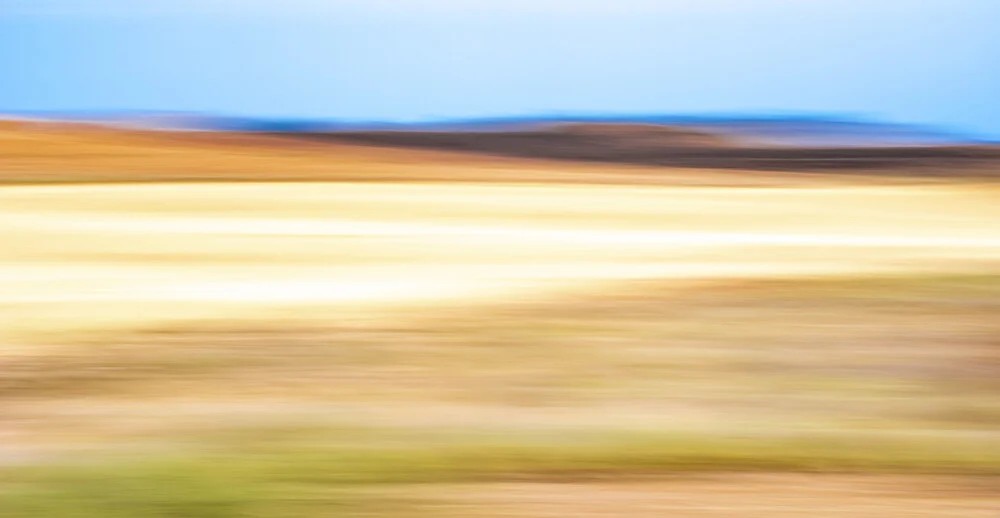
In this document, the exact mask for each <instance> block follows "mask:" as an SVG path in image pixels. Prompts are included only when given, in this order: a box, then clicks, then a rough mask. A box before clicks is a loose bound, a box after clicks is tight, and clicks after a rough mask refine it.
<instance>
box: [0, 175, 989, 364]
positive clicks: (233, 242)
mask: <svg viewBox="0 0 1000 518" xmlns="http://www.w3.org/2000/svg"><path fill="white" fill-rule="evenodd" d="M2 195H3V205H2V208H0V218H2V221H3V226H2V227H0V239H2V240H3V242H5V243H8V244H9V246H6V247H4V248H3V249H2V250H0V312H2V313H3V315H4V317H5V318H4V319H3V324H2V327H0V331H2V332H3V333H4V336H5V337H6V344H7V345H8V346H12V345H13V346H16V345H17V341H18V338H25V337H27V336H28V335H30V334H31V333H33V332H36V331H37V332H45V333H51V332H55V331H60V330H74V329H76V328H78V327H80V326H82V327H84V328H91V329H95V328H96V329H100V328H103V327H105V326H111V327H117V326H120V325H126V326H142V325H149V324H154V323H162V322H165V321H174V320H188V319H217V318H223V317H224V318H241V317H246V318H256V317H257V316H259V315H260V314H261V312H266V311H268V310H275V311H281V312H282V313H281V314H282V315H288V314H293V315H294V314H301V315H303V316H305V315H309V316H311V317H314V318H315V317H320V318H321V317H322V316H323V314H324V312H328V311H334V312H341V311H343V310H344V309H343V308H345V307H346V308H350V309H352V310H364V311H365V313H366V314H368V313H370V312H371V311H374V310H378V309H379V308H380V307H383V306H389V307H396V308H398V307H401V305H404V306H413V305H415V304H416V305H420V306H422V307H426V304H428V303H432V302H436V301H450V302H456V301H458V302H466V301H476V302H483V301H489V300H490V299H491V298H499V299H500V300H503V298H505V297H506V298H510V297H530V296H534V295H535V294H538V293H558V292H560V291H565V290H581V289H582V290H588V289H593V287H594V286H595V285H596V284H598V283H607V282H614V281H616V280H620V279H660V278H662V279H674V280H684V279H692V278H728V277H743V276H775V275H777V276H787V275H791V276H796V275H827V274H842V273H856V272H864V271H883V272H892V273H905V272H907V271H928V270H930V271H933V270H936V269H942V270H951V271H954V270H955V269H961V268H966V267H968V266H969V265H975V264H976V263H980V262H985V261H990V260H994V259H1000V226H998V225H997V224H996V222H997V221H1000V204H997V203H996V201H995V200H996V195H997V193H996V191H995V190H993V189H991V188H981V189H976V188H974V187H940V186H937V187H926V186H925V187H909V188H905V187H868V188H813V189H805V188H793V189H781V188H770V189H762V188H758V189H740V188H728V189H727V188H666V187H641V188H637V187H620V186H517V185H474V186H469V185H465V186H459V185H441V184H436V185H406V184H391V185H389V184H346V183H345V184H323V183H315V184H310V183H292V184H165V185H90V186H49V187H6V188H4V189H3V193H2Z"/></svg>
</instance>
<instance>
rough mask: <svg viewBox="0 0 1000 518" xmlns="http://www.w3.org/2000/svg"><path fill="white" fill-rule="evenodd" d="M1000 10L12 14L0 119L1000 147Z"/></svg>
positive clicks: (841, 6) (57, 8) (755, 1)
mask: <svg viewBox="0 0 1000 518" xmlns="http://www.w3.org/2000/svg"><path fill="white" fill-rule="evenodd" d="M998 20H1000V1H998V0H0V112H2V111H13V110H88V111H89V110H118V109H134V110H170V111H185V112H188V111H190V112H211V113H220V114H230V115H254V116H277V117H308V118H312V117H317V118H334V119H367V120H424V119H436V118H463V117H477V116H504V115H525V114H545V113H553V112H586V113H595V112H600V113H668V114H674V113H681V114H688V113H734V112H736V113H773V112H824V113H825V112H829V113H844V114H850V115H858V116H864V117H873V118H881V119H886V120H892V121H899V122H909V123H918V124H929V125H934V126H939V127H945V128H952V129H956V130H962V131H967V132H972V133H974V134H979V135H983V136H990V137H994V138H1000V31H996V30H995V25H996V22H997V21H998Z"/></svg>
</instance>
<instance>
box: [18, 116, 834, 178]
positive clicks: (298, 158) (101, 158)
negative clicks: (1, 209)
mask: <svg viewBox="0 0 1000 518" xmlns="http://www.w3.org/2000/svg"><path fill="white" fill-rule="evenodd" d="M610 130H611V128H599V130H598V132H597V133H599V134H600V135H591V136H592V137H593V138H594V139H595V140H602V139H608V137H607V136H606V135H607V133H608V132H609V131H610ZM614 130H615V131H618V132H621V129H620V128H615V129H614ZM565 131H568V132H569V133H574V132H577V133H580V132H583V133H590V134H593V129H591V128H569V129H567V130H565ZM644 131H646V130H644ZM629 132H634V130H629V131H627V132H626V133H629ZM652 133H657V134H660V133H662V132H661V131H659V130H656V131H654V132H652ZM574 138H576V137H574ZM610 140H611V141H614V139H613V138H612V139H610ZM428 147H444V148H447V147H449V146H428ZM454 151H456V150H434V149H423V150H419V149H412V148H409V149H408V148H406V147H405V146H403V145H402V143H401V144H400V147H386V143H384V142H374V143H367V142H358V141H355V140H352V139H347V138H337V137H334V136H331V135H307V136H303V135H265V134H248V133H215V132H212V133H209V132H159V131H133V130H122V129H113V128H108V127H101V126H94V125H86V124H75V123H63V124H55V123H35V122H23V121H0V183H6V184H16V183H59V182H156V181H476V182H480V181H482V182H519V183H524V182H559V183H565V182H568V183H607V184H615V183H625V184H674V185H774V184H787V183H790V182H791V183H802V182H806V183H812V182H817V181H820V182H829V181H831V180H832V181H835V182H841V181H843V179H839V178H835V177H834V178H830V177H826V176H821V175H786V174H767V173H760V172H753V173H747V172H742V171H732V172H721V171H707V170H703V169H683V168H662V167H644V166H629V165H623V164H618V165H615V166H614V167H613V168H609V166H608V165H607V164H601V163H581V162H567V161H555V160H548V159H540V158H525V157H516V156H506V157H504V156H499V157H498V156H488V155H484V154H481V153H456V152H454Z"/></svg>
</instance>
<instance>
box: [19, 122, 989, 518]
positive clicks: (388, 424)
mask: <svg viewBox="0 0 1000 518" xmlns="http://www.w3.org/2000/svg"><path fill="white" fill-rule="evenodd" d="M11 135H14V136H19V137H18V138H21V137H24V136H25V133H23V132H8V134H7V136H6V137H4V138H7V140H4V138H0V144H2V145H5V146H8V147H7V148H5V151H4V152H5V153H7V152H9V153H10V155H11V156H12V157H13V158H12V159H11V160H9V161H7V162H6V163H5V165H4V166H3V171H4V174H6V175H8V176H7V177H6V179H7V182H8V183H9V184H10V185H6V186H3V187H0V198H2V203H0V240H2V242H4V243H10V244H12V246H5V247H3V248H0V362H2V363H3V366H2V367H3V368H2V369H0V434H2V435H0V480H3V481H4V482H2V483H0V510H3V511H4V512H5V513H6V514H3V515H4V516H13V517H14V518H27V517H31V518H36V517H37V518H96V517H100V518H126V517H128V518H135V517H153V518H160V517H178V516H183V517H184V518H299V517H307V516H308V517H310V518H311V517H316V516H422V517H431V516H433V517H447V516H455V517H456V518H457V517H459V516H461V517H471V518H476V517H482V518H492V517H498V516H516V517H526V518H529V517H530V518H536V517H537V518H542V517H549V516H560V517H571V516H580V517H587V516H609V515H617V516H626V517H636V518H643V517H646V516H677V517H681V518H688V517H691V518H698V517H706V518H708V517H722V516H747V517H758V516H760V517H775V518H777V517H782V516H801V515H803V514H812V515H816V516H820V517H827V516H829V517H834V516H844V517H847V516H850V517H862V518H867V517H872V518H874V517H876V516H880V517H881V516H927V517H930V516H934V517H956V518H959V517H962V518H964V517H970V518H972V517H992V516H995V515H996V513H997V512H1000V498H998V495H1000V489H998V485H997V484H998V483H1000V482H998V481H1000V478H998V477H1000V404H998V402H1000V384H998V382H997V380H998V379H1000V350H998V349H997V347H998V344H1000V341H998V337H1000V319H997V315H998V314H1000V274H998V270H997V265H998V264H1000V227H998V226H997V224H996V222H997V221H1000V219H998V218H1000V204H998V203H997V201H998V199H997V198H998V196H1000V191H998V190H997V188H996V187H995V186H993V185H990V184H975V183H970V182H968V181H965V182H958V181H943V180H940V179H938V180H934V181H929V180H928V181H923V180H921V181H912V182H910V181H907V182H896V184H888V183H885V182H884V181H881V180H879V181H875V180H872V179H857V180H845V179H844V178H842V177H828V176H824V175H803V176H797V175H794V174H789V175H784V174H778V173H773V174H770V173H768V174H761V175H760V176H749V177H748V176H746V175H745V174H744V173H738V172H725V173H724V172H711V171H708V172H701V173H700V174H699V172H698V171H695V170H671V169H655V168H650V169H642V170H640V169H623V170H622V171H618V170H608V169H607V166H593V165H586V164H558V165H557V164H550V163H547V162H543V161H538V162H528V161H521V160H520V159H510V160H511V161H510V162H505V161H503V160H499V161H493V159H488V158H482V157H475V156H472V155H449V154H446V153H441V154H435V153H436V152H426V154H425V153H423V152H415V151H403V150H380V149H377V148H364V147H350V146H345V147H343V148H337V147H335V146H334V147H324V146H319V149H316V148H313V147H311V146H309V145H305V144H303V146H305V147H303V148H294V147H281V146H277V145H275V144H274V143H273V141H272V140H269V139H266V138H265V140H264V141H262V142H260V143H255V144H254V145H252V146H251V145H248V144H247V143H246V142H245V141H241V142H242V143H241V144H239V145H238V146H237V145H235V144H232V143H220V142H218V141H216V142H215V143H212V144H207V143H206V141H205V140H204V139H206V138H207V137H203V136H198V135H188V136H173V137H171V138H173V139H179V140H177V141H175V142H177V143H176V146H177V147H176V148H171V147H170V146H169V145H167V144H165V143H164V142H165V141H163V140H156V139H153V140H144V139H152V137H150V136H143V135H132V134H128V135H125V134H118V133H115V134H113V135H112V136H113V139H111V140H115V139H123V140H115V142H118V144H112V143H110V141H109V136H108V135H106V134H105V135H103V136H100V137H97V136H94V135H89V136H81V134H79V133H72V134H71V135H70V136H71V137H72V139H76V140H75V141H76V142H82V141H83V140H86V139H89V138H93V139H97V141H93V140H91V141H86V142H85V143H84V144H81V145H83V146H84V147H85V149H73V148H71V147H65V146H67V145H68V144H67V141H66V140H65V139H67V138H70V137H67V136H66V135H62V136H60V135H54V136H52V137H51V138H52V139H53V140H45V137H44V135H43V134H42V133H38V132H35V133H31V134H30V135H29V137H30V138H28V137H25V138H27V139H28V140H31V141H32V142H33V144H31V145H29V144H28V143H22V144H23V146H22V145H17V146H15V145H13V144H11V142H13V139H14V136H11ZM223 137H225V138H236V137H232V136H215V137H213V138H215V139H222V140H225V138H223ZM157 138H158V139H159V138H165V137H157ZM239 138H247V137H239ZM32 139H34V140H32ZM81 139H82V140H81ZM95 142H99V144H100V145H98V144H95ZM140 142H145V144H142V145H139V143H140ZM192 142H196V143H192ZM116 145H118V146H119V147H118V148H115V147H114V146H116ZM31 146H36V147H31ZM102 146H103V147H102ZM108 146H110V147H108ZM144 146H145V147H144ZM123 148H124V150H123ZM53 149H56V150H64V152H65V154H64V155H60V154H59V153H57V152H55V151H53ZM98 149H102V150H104V151H101V152H98V151H97V150H98ZM236 149H242V150H243V151H241V152H240V153H245V155H240V153H237V152H236V151H234V150H236ZM85 150H90V151H92V152H93V153H92V154H90V155H87V153H86V152H85ZM221 150H227V151H224V152H223V151H221ZM293 150H294V151H293ZM18 153H20V155H19V154H18ZM32 153H34V154H32ZM102 153H104V154H102ZM130 153H131V154H130ZM366 153H367V154H366ZM320 157H324V158H320ZM528 164H532V165H530V166H529V165H528ZM182 165H183V167H181V166H182ZM72 167H78V168H79V169H77V170H72ZM615 167H618V166H615ZM18 168H19V169H18ZM46 168H49V169H46ZM130 168H133V169H130ZM532 168H537V171H536V170H534V169H532ZM15 170H18V171H20V173H18V174H21V175H22V176H21V177H16V178H15V174H14V172H13V171H15ZM46 170H48V171H53V172H57V174H56V173H53V175H52V176H45V175H44V174H43V173H44V171H46ZM275 170H280V171H285V173H284V174H283V175H276V174H272V173H271V172H273V171H275ZM130 171H131V172H130ZM376 172H377V174H376ZM536 173H537V174H536ZM515 174H517V175H522V176H521V177H519V178H524V180H523V181H522V182H518V181H512V178H513V177H512V176H511V175H515ZM365 175H368V176H365ZM371 175H375V178H373V177H372V176H371ZM435 175H438V176H435ZM505 175H506V176H505ZM546 175H548V176H546ZM643 177H644V178H646V180H639V178H643ZM74 178H75V179H78V180H80V181H82V182H83V183H85V184H86V185H81V184H74V183H73V181H74ZM650 178H652V179H650ZM291 179H294V180H296V181H295V182H274V180H291ZM128 180H136V181H137V182H136V183H123V182H127V181H128ZM178 180H185V181H178ZM227 180H233V181H227ZM237 180H238V181H237ZM249 180H258V181H249ZM330 180H340V181H337V182H333V181H330ZM346 180H351V181H346ZM362 180H365V181H362ZM368 180H380V181H375V182H372V181H368ZM428 180H432V181H430V182H429V181H428ZM38 182H41V183H43V184H50V185H40V184H39V183H38ZM104 182H111V183H104ZM615 183H617V184H622V185H611V184H615ZM750 187H752V188H750ZM0 514H2V513H0Z"/></svg>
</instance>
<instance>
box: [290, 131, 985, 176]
mask: <svg viewBox="0 0 1000 518" xmlns="http://www.w3.org/2000/svg"><path fill="white" fill-rule="evenodd" d="M299 138H312V139H316V140H325V141H328V142H361V143H368V144H379V145H387V146H407V147H415V148H425V149H428V148H429V149H443V150H456V151H467V152H468V151H472V152H479V153H488V154H493V155H499V156H517V157H530V158H548V159H560V160H579V161H592V162H614V163H624V164H633V165H647V166H661V167H662V166H666V167H687V168H705V169H738V170H753V171H788V172H791V171H798V172H801V171H815V172H840V173H843V172H851V173H864V174H879V175H886V174H896V175H914V174H915V175H929V176H936V175H937V176H963V175H972V176H996V175H997V173H998V172H1000V149H997V148H996V147H995V146H985V145H980V146H976V145H969V146H906V147H863V148H862V147H844V148H830V147H823V148H790V147H760V146H756V147H754V146H748V145H744V144H743V143H742V142H739V141H735V140H730V139H727V138H724V137H722V136H719V135H715V134H712V133H710V132H702V131H693V130H688V129H683V128H674V127H668V126H657V125H643V124H573V125H559V126H553V127H549V128H540V129H533V130H526V131H504V132H447V131H366V132H337V133H327V134H312V135H299Z"/></svg>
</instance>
